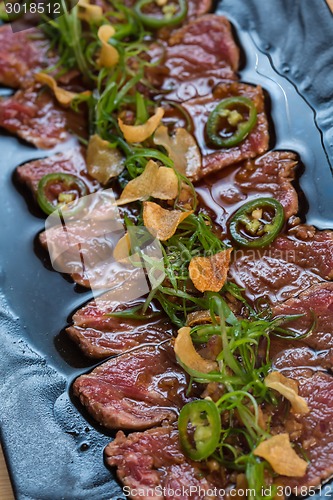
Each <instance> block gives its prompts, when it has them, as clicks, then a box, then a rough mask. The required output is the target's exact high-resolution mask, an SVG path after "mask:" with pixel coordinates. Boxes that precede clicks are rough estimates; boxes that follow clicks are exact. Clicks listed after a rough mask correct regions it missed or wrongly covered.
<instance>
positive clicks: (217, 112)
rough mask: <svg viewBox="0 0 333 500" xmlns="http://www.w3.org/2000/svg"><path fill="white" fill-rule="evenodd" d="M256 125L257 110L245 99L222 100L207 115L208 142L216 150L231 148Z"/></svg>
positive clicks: (229, 98) (252, 103) (231, 98)
mask: <svg viewBox="0 0 333 500" xmlns="http://www.w3.org/2000/svg"><path fill="white" fill-rule="evenodd" d="M256 123H257V109H256V107H255V105H254V102H253V101H251V100H250V99H248V98H247V97H243V96H239V97H228V98H227V99H223V100H222V101H221V102H220V103H219V104H218V105H217V106H216V108H215V109H214V110H213V111H212V112H211V114H210V115H209V118H208V121H207V125H206V132H207V136H208V141H209V142H210V143H211V144H212V145H214V146H216V147H218V148H231V147H233V146H237V145H238V144H239V143H240V142H242V141H243V140H244V139H245V138H246V137H247V136H248V134H249V133H250V132H251V130H252V129H253V128H254V126H255V125H256Z"/></svg>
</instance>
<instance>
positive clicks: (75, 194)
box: [37, 172, 88, 215]
mask: <svg viewBox="0 0 333 500" xmlns="http://www.w3.org/2000/svg"><path fill="white" fill-rule="evenodd" d="M87 194H88V189H87V186H86V185H85V183H84V182H83V181H82V180H81V179H79V178H78V177H76V175H71V174H65V173H62V172H59V173H54V174H47V175H44V177H42V178H41V180H40V181H39V183H38V189H37V201H38V204H39V206H40V208H41V209H42V210H43V212H45V213H46V214H47V215H50V214H51V213H52V212H54V210H56V209H57V208H60V207H61V206H64V205H66V204H67V203H73V202H76V201H77V200H78V199H79V198H81V196H85V195H87ZM73 205H74V204H73ZM73 209H74V206H73Z"/></svg>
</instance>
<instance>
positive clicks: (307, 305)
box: [273, 283, 333, 366]
mask: <svg viewBox="0 0 333 500" xmlns="http://www.w3.org/2000/svg"><path fill="white" fill-rule="evenodd" d="M273 313H274V315H277V316H279V315H289V314H303V316H302V317H301V318H298V319H297V320H295V321H292V322H288V323H287V324H286V326H287V327H288V328H290V329H292V330H294V331H295V332H297V333H300V334H304V333H306V332H307V331H309V330H310V329H311V328H312V331H311V334H310V335H308V336H307V337H306V338H304V339H303V340H302V342H303V343H304V344H305V345H307V346H309V347H310V348H312V349H314V350H317V351H325V350H328V349H330V350H331V352H333V328H332V327H333V283H321V284H319V285H314V286H312V287H311V288H309V289H308V290H306V291H305V292H303V293H301V294H300V295H299V296H298V297H296V298H291V299H289V300H287V301H286V302H284V303H283V304H279V305H277V306H275V307H274V308H273ZM305 366H307V365H305Z"/></svg>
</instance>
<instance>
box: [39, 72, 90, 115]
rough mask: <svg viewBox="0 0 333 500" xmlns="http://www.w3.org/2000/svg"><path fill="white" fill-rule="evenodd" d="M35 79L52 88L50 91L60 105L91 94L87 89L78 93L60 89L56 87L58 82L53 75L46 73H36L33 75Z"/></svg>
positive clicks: (67, 104)
mask: <svg viewBox="0 0 333 500" xmlns="http://www.w3.org/2000/svg"><path fill="white" fill-rule="evenodd" d="M35 80H36V81H37V82H39V83H42V84H43V85H47V87H49V88H50V89H51V90H52V92H53V93H54V95H55V98H56V99H57V101H58V102H59V103H60V104H61V105H62V106H65V107H68V106H70V105H71V102H72V101H73V99H75V98H76V97H79V96H84V95H86V96H89V95H90V94H91V92H90V91H89V90H87V91H85V92H81V93H80V94H78V93H76V92H70V91H69V90H65V89H62V88H60V87H58V84H57V82H56V81H55V79H54V78H53V76H51V75H48V74H47V73H37V74H36V75H35Z"/></svg>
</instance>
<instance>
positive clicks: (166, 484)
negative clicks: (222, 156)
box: [105, 426, 222, 500]
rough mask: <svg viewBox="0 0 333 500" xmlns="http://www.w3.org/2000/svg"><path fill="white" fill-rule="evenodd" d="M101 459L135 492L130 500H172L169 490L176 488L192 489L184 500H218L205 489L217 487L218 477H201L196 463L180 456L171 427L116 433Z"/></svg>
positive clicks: (219, 481)
mask: <svg viewBox="0 0 333 500" xmlns="http://www.w3.org/2000/svg"><path fill="white" fill-rule="evenodd" d="M105 457H106V462H107V464H108V465H109V466H110V467H117V476H118V478H119V479H120V481H121V482H122V483H123V485H124V486H126V487H127V488H128V489H129V490H132V491H134V490H136V491H137V495H130V498H132V499H133V500H138V499H139V498H149V499H154V500H155V499H156V500H157V499H158V498H163V499H165V500H173V499H174V496H173V491H175V490H177V489H178V488H179V489H180V490H181V491H182V489H186V490H187V491H189V487H190V486H192V487H193V489H192V490H191V493H190V492H188V494H187V496H186V498H191V499H192V500H208V499H211V498H216V499H221V500H222V498H221V497H220V496H214V497H212V496H211V493H210V496H208V490H209V489H214V488H218V486H219V485H221V482H222V481H221V477H220V478H215V477H212V475H209V473H208V472H207V471H206V474H205V476H204V475H203V472H202V470H200V468H199V464H198V463H195V462H191V461H190V460H188V459H187V458H186V457H185V456H184V454H183V452H182V450H181V449H180V445H179V438H178V431H177V430H176V429H175V428H174V427H170V426H168V427H158V428H156V429H151V430H148V431H146V432H135V433H133V434H130V435H129V436H128V437H126V436H125V434H124V433H123V432H121V431H120V432H118V433H117V436H116V439H115V440H114V441H113V442H112V443H110V444H109V445H108V446H107V447H106V448H105ZM195 490H196V491H195ZM161 492H163V493H164V494H163V493H162V495H161ZM205 492H207V496H206V494H205ZM181 498H185V497H181Z"/></svg>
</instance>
